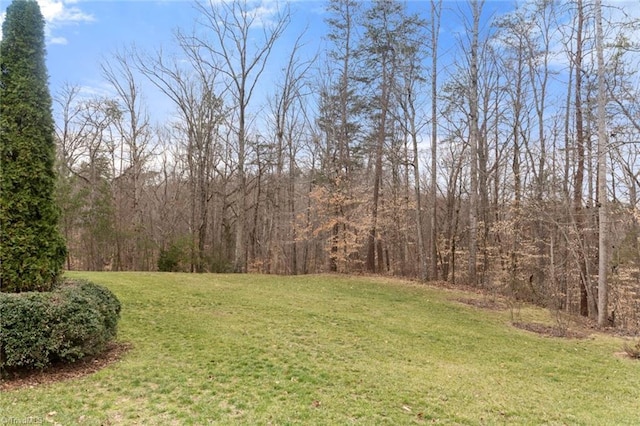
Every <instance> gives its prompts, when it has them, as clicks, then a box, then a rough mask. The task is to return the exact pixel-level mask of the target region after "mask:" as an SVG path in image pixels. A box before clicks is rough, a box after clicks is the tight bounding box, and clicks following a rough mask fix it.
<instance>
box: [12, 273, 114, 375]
mask: <svg viewBox="0 0 640 426" xmlns="http://www.w3.org/2000/svg"><path fill="white" fill-rule="evenodd" d="M119 318H120V302H119V301H118V299H117V298H116V296H115V295H114V294H113V293H112V292H111V291H109V290H108V289H107V288H105V287H102V286H99V285H97V284H93V283H90V282H88V281H66V282H64V283H63V284H62V285H60V286H59V287H57V288H56V289H54V290H53V291H51V292H42V293H38V292H27V293H0V369H2V370H8V369H15V368H44V367H47V366H48V365H50V364H51V363H52V362H56V361H62V362H73V361H76V360H78V359H80V358H83V357H85V356H87V355H95V354H97V353H100V352H101V351H103V350H104V349H105V347H106V345H107V343H109V341H111V340H112V339H113V338H114V337H115V336H116V331H117V325H118V320H119Z"/></svg>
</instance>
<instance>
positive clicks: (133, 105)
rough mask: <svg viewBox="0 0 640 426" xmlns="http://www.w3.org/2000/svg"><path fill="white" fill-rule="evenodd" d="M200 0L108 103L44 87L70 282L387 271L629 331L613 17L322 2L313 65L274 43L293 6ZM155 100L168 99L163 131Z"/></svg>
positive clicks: (626, 92) (113, 81) (568, 7)
mask: <svg viewBox="0 0 640 426" xmlns="http://www.w3.org/2000/svg"><path fill="white" fill-rule="evenodd" d="M194 7H196V8H197V9H198V12H199V20H198V22H196V23H195V29H194V30H193V31H191V30H187V29H177V30H176V31H175V48H176V52H177V53H176V54H166V53H164V51H163V50H162V49H161V46H158V49H157V50H155V51H152V52H150V51H141V50H139V49H135V48H130V49H123V50H121V51H118V52H114V53H113V54H112V55H111V56H110V57H108V59H106V60H105V61H104V62H103V63H102V64H101V67H102V74H103V77H104V81H105V83H107V84H108V85H109V87H110V88H111V92H110V93H111V94H112V95H111V96H87V95H86V94H85V93H83V92H82V90H81V88H80V87H79V86H76V85H73V84H68V85H66V86H65V87H63V88H62V89H61V90H58V91H57V93H55V92H54V94H55V104H56V106H55V111H56V115H57V117H56V121H57V130H56V138H57V145H58V172H59V185H58V190H57V199H58V201H59V206H60V209H61V212H62V219H61V227H62V231H63V233H64V235H65V238H66V240H67V244H68V249H69V254H68V258H67V265H66V267H67V269H70V270H73V269H86V270H162V271H190V272H261V273H271V274H310V273H318V272H339V273H375V274H389V275H396V276H403V277H410V278H417V279H420V280H425V281H426V280H433V281H435V280H440V281H449V282H452V283H461V284H468V285H472V286H476V287H479V288H483V289H485V290H488V291H491V292H499V293H504V294H507V295H510V296H513V297H514V298H516V299H519V300H527V301H532V302H535V303H539V304H542V305H544V306H548V307H549V308H550V309H554V310H556V311H558V312H571V313H578V314H581V315H583V316H588V317H591V318H593V319H597V320H598V323H599V324H600V325H608V324H612V323H615V325H617V326H623V327H626V328H629V329H640V242H639V237H640V232H639V231H640V226H639V221H640V204H639V202H638V189H639V188H640V149H639V147H640V104H639V103H638V98H639V97H638V92H639V91H640V79H639V78H638V75H637V70H638V65H639V62H638V59H639V58H640V55H639V53H640V45H639V44H638V43H637V35H638V25H640V22H637V21H633V20H632V19H629V18H628V17H627V16H626V14H625V13H624V12H625V11H624V6H616V5H615V4H614V5H613V6H612V5H610V4H608V3H607V4H605V5H603V4H601V2H600V0H571V1H563V2H555V1H549V0H531V1H528V2H524V3H522V4H521V5H520V6H519V7H517V8H514V9H513V10H512V11H511V12H509V13H507V14H503V15H500V16H495V15H494V16H490V17H487V16H486V14H483V3H482V2H475V1H470V2H468V3H463V2H456V3H450V2H445V3H444V4H443V2H442V1H441V0H430V1H423V2H414V3H409V4H405V3H402V2H396V1H389V0H377V1H371V2H358V1H354V0H330V1H328V2H327V3H326V11H325V16H326V29H327V32H326V34H325V36H324V41H323V43H322V46H323V47H322V49H321V50H320V51H318V52H317V54H313V55H309V49H308V46H307V45H306V44H305V40H306V37H305V34H304V33H301V34H300V35H299V37H298V38H297V41H296V42H295V43H294V44H293V46H289V47H288V48H287V49H286V51H285V49H284V48H283V47H282V45H281V43H280V42H281V40H282V36H283V34H284V33H285V32H286V31H287V30H288V27H289V25H290V23H291V21H292V20H294V19H296V16H295V13H294V12H292V11H291V10H290V9H289V8H288V7H287V5H286V4H283V5H282V8H281V9H280V11H279V13H278V14H277V16H275V17H271V19H269V21H268V22H262V21H261V20H260V17H259V15H258V14H256V13H254V9H253V8H252V6H251V3H247V2H244V1H242V0H234V1H229V2H201V3H197V4H196V5H195V6H194ZM451 7H453V8H454V9H455V10H454V11H453V13H452V12H451V11H450V10H449V11H448V14H447V16H452V15H453V16H456V17H457V19H459V27H460V28H461V31H460V32H459V33H458V34H457V35H456V37H455V39H456V42H455V44H454V45H447V46H443V45H442V40H441V18H442V17H443V10H444V8H451ZM273 63H276V64H278V66H277V69H278V70H280V73H279V74H278V73H267V72H265V70H266V69H271V68H269V67H271V65H270V64H273ZM265 86H268V87H270V89H271V90H270V95H269V96H268V98H266V99H265V98H263V97H262V96H261V95H260V93H262V91H261V90H260V89H261V88H262V87H265ZM149 87H152V88H153V90H156V91H159V92H160V93H162V95H163V96H164V97H166V99H168V100H170V102H171V103H172V104H173V106H174V111H175V113H174V115H173V116H172V117H171V119H168V120H165V121H164V122H162V123H161V124H155V122H154V121H153V120H152V117H151V114H150V112H149V111H150V108H149V105H147V104H146V103H145V99H146V98H145V96H144V88H149ZM258 92H260V93H258Z"/></svg>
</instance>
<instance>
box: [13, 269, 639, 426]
mask: <svg viewBox="0 0 640 426" xmlns="http://www.w3.org/2000/svg"><path fill="white" fill-rule="evenodd" d="M71 276H73V277H82V278H87V279H90V280H92V281H94V282H96V283H99V284H104V285H106V286H108V287H109V288H110V289H111V290H113V291H114V293H115V294H116V295H117V296H118V298H119V299H120V301H121V302H122V305H123V311H122V319H121V322H120V332H119V337H118V340H119V341H121V342H126V343H128V344H131V345H132V348H131V349H130V350H129V351H128V352H127V353H126V354H125V355H124V356H123V358H122V359H121V360H120V361H117V362H115V363H113V364H111V365H109V366H108V367H106V368H104V369H102V370H100V371H98V372H96V373H93V374H90V375H86V376H83V377H80V378H75V379H70V380H65V381H61V382H57V383H52V384H47V385H42V386H34V387H32V388H29V387H26V388H21V389H17V390H12V391H9V392H3V394H2V395H0V418H2V419H4V420H3V421H5V422H9V421H13V422H14V423H16V422H18V421H20V420H24V419H32V420H35V421H43V422H51V423H59V424H62V425H70V424H91V425H94V424H95V425H98V424H104V425H107V424H112V425H113V424H122V425H129V424H145V425H148V424H157V425H171V424H174V425H182V424H274V425H276V424H277V425H283V424H351V423H355V424H367V425H370V424H390V425H391V424H393V425H396V424H414V423H416V424H434V423H435V424H473V425H475V424H558V425H560V424H585V425H595V424H598V425H601V424H604V425H606V424H611V425H622V424H629V425H634V424H638V422H640V363H639V362H637V361H632V360H629V359H624V358H622V357H619V356H616V355H615V353H616V352H619V351H620V350H621V346H622V341H621V340H620V339H616V338H613V337H608V336H603V335H591V336H589V337H588V338H586V339H560V338H552V337H543V336H539V335H536V334H534V333H531V332H528V331H524V330H519V329H517V328H514V327H512V326H511V325H510V314H509V312H508V311H506V310H486V309H480V308H478V307H475V306H470V305H465V304H462V303H460V302H457V301H456V299H460V298H464V297H468V295H464V294H463V293H461V292H457V291H451V290H446V291H445V290H438V289H433V288H429V287H421V286H418V285H414V284H407V283H403V282H400V281H392V280H383V279H373V278H348V277H334V276H298V277H278V276H256V275H190V274H160V273H74V274H71ZM526 315H533V316H534V317H535V318H536V319H539V318H542V317H544V316H546V315H547V314H546V312H544V311H535V310H531V309H528V310H526V312H523V316H526Z"/></svg>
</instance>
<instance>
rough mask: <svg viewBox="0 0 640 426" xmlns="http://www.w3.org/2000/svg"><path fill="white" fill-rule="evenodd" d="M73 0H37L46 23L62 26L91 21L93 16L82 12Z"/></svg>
mask: <svg viewBox="0 0 640 426" xmlns="http://www.w3.org/2000/svg"><path fill="white" fill-rule="evenodd" d="M75 3H76V1H74V0H71V1H69V0H38V4H39V5H40V10H41V11H42V15H43V16H44V19H45V21H46V22H47V24H49V25H51V26H62V25H69V24H76V23H81V22H91V21H93V20H94V17H93V16H92V15H90V14H87V13H85V12H83V11H82V10H81V9H80V8H79V7H77V6H71V5H72V4H75Z"/></svg>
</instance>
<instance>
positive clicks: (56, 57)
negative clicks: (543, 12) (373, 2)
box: [0, 0, 640, 114]
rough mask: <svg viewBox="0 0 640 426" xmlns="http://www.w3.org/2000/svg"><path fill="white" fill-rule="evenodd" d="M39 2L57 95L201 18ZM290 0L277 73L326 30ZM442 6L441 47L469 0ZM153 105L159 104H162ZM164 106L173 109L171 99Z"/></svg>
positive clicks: (119, 6)
mask: <svg viewBox="0 0 640 426" xmlns="http://www.w3.org/2000/svg"><path fill="white" fill-rule="evenodd" d="M261 1H262V2H263V3H265V4H268V5H271V6H272V5H273V4H274V3H275V0H261ZM38 3H39V4H40V7H41V10H42V12H43V15H44V16H45V19H46V21H47V50H48V56H47V63H48V69H49V75H50V84H51V92H52V94H53V95H55V94H56V92H57V91H58V90H59V89H60V87H61V86H62V85H63V84H64V83H71V84H74V85H79V86H82V87H85V88H89V89H90V88H93V89H95V91H96V92H98V93H99V92H100V90H101V89H102V88H104V87H105V83H104V79H103V78H102V77H101V75H100V61H101V60H104V59H105V58H108V57H109V55H110V54H111V53H112V52H114V51H115V50H117V49H123V48H126V47H128V46H131V45H132V44H135V45H136V46H137V47H138V48H139V49H142V50H151V51H152V50H154V49H157V48H159V47H163V49H164V50H165V51H170V50H171V46H172V38H173V31H174V30H175V29H176V28H181V29H184V30H187V31H188V30H189V29H191V28H193V26H194V23H195V22H196V19H197V12H196V10H195V9H194V6H193V3H192V2H191V1H189V0H159V1H150V0H104V1H94V0H38ZM281 3H282V2H281ZM608 3H611V0H609V1H608ZM614 3H615V4H619V5H624V6H623V7H624V9H625V10H626V12H628V13H634V12H635V13H637V14H640V0H631V1H625V2H622V1H615V0H614ZM8 4H9V1H8V0H0V12H1V13H2V15H4V10H5V9H6V7H7V6H8ZM288 4H289V5H290V7H291V10H292V15H293V20H292V23H291V25H290V27H289V29H288V32H287V33H286V34H285V37H283V39H282V40H281V42H280V44H279V47H278V49H276V51H275V52H274V58H273V59H274V61H272V62H273V64H274V65H273V67H274V68H273V69H271V70H268V72H271V73H274V74H275V73H276V72H277V69H278V68H279V66H278V61H277V59H278V56H282V55H287V53H288V47H287V46H290V45H291V43H292V41H293V40H294V39H295V38H296V37H297V36H298V34H299V33H300V32H301V31H302V30H303V29H304V28H305V27H308V31H307V34H306V36H305V38H306V40H307V49H308V51H309V54H310V55H311V54H313V53H315V52H316V51H317V50H318V46H319V45H320V44H321V43H322V36H323V35H324V34H325V32H326V31H325V26H324V18H325V16H324V5H325V2H324V1H319V0H295V1H290V2H289V3H288ZM408 4H409V7H410V8H411V10H418V9H421V8H423V9H424V10H425V13H424V15H425V16H426V15H427V12H426V11H427V10H428V9H429V2H428V1H426V0H422V1H409V2H408ZM515 4H516V2H515V0H507V1H497V0H488V1H486V3H485V6H484V9H483V17H484V21H485V25H486V22H488V20H490V19H491V17H493V16H495V15H497V14H498V15H499V14H502V13H504V12H506V11H509V10H510V9H512V8H513V7H514V5H515ZM444 9H445V10H444V12H443V21H442V31H441V41H440V43H441V46H442V50H441V52H442V51H445V50H447V46H452V45H454V44H455V40H454V35H455V34H456V33H457V32H459V31H460V30H461V29H462V23H461V18H460V13H461V11H462V13H464V11H466V10H468V4H467V2H466V1H459V2H458V1H451V0H450V1H445V2H444ZM449 50H450V49H449ZM148 98H149V99H148V102H149V103H152V104H153V103H155V104H158V102H161V101H160V100H159V98H158V97H157V95H155V96H154V95H153V94H148ZM155 107H156V108H159V105H156V106H155ZM166 108H170V107H169V104H168V102H167V104H166ZM166 108H165V110H166ZM159 109H160V110H162V108H159ZM165 112H166V111H165ZM160 114H162V113H160Z"/></svg>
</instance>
